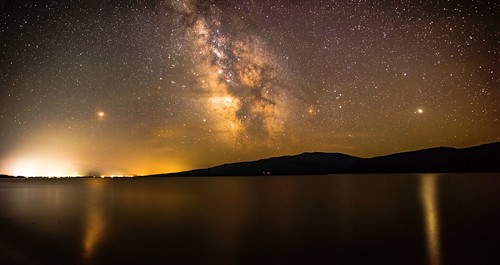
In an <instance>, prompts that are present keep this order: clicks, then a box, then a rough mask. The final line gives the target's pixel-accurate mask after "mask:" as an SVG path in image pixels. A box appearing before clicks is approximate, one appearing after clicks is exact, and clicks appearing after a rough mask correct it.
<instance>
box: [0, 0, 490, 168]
mask: <svg viewBox="0 0 500 265" xmlns="http://www.w3.org/2000/svg"><path fill="white" fill-rule="evenodd" d="M499 10H500V8H499V5H498V4H496V3H495V2H493V1H452V2H449V1H432V2H430V1H411V2H408V1H377V2H376V3H370V2H366V1H347V0H346V1H320V0H316V1H282V0H277V1H259V0H248V1H222V0H219V1H216V0H212V1H195V0H179V1H173V0H172V1H166V0H165V1H159V0H149V1H139V0H129V1H115V0H108V1H28V0H26V1H4V2H2V4H1V5H0V11H1V16H0V29H1V32H0V34H1V36H0V53H1V56H0V88H1V90H0V103H1V104H0V173H6V174H14V175H86V174H103V175H122V174H126V175H132V174H151V173H163V172H172V171H179V170H187V169H192V168H199V167H208V166H213V165H217V164H221V163H226V162H236V161H243V160H254V159H258V158H264V157H269V156H278V155H286V154H295V153H300V152H305V151H324V152H342V153H347V154H352V155H356V156H362V157H370V156H376V155H384V154H388V153H393V152H399V151H406V150H414V149H421V148H427V147H434V146H453V147H463V146H471V145H478V144H482V143H488V142H494V141H499V140H500V122H499V113H498V106H500V88H499V85H498V84H499V75H498V62H499V47H500V45H499V40H500V38H499V31H498V26H497V25H496V24H497V23H495V22H496V21H497V17H498V12H499Z"/></svg>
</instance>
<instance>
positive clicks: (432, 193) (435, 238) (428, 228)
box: [420, 174, 441, 265]
mask: <svg viewBox="0 0 500 265" xmlns="http://www.w3.org/2000/svg"><path fill="white" fill-rule="evenodd" d="M437 178H438V175H432V174H426V175H424V176H422V178H421V183H420V198H421V200H422V206H423V211H424V218H425V235H426V238H427V255H428V256H429V261H430V264H431V265H439V264H440V263H441V250H440V242H439V241H440V239H439V215H438V197H437V191H438V187H437V185H438V183H437V180H438V179H437Z"/></svg>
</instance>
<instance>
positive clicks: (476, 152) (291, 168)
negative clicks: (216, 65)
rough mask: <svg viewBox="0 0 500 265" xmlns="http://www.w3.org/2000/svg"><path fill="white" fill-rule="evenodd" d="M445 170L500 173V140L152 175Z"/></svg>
mask: <svg viewBox="0 0 500 265" xmlns="http://www.w3.org/2000/svg"><path fill="white" fill-rule="evenodd" d="M445 172H450V173H451V172H500V142H497V143H491V144H484V145H480V146H475V147H468V148H462V149H456V148H451V147H436V148H430V149H424V150H418V151H411V152H404V153H397V154H392V155H387V156H379V157H374V158H359V157H354V156H349V155H345V154H339V153H302V154H299V155H295V156H282V157H272V158H267V159H261V160H257V161H251V162H239V163H231V164H224V165H220V166H216V167H211V168H207V169H197V170H190V171H184V172H178V173H170V174H159V175H151V176H154V177H169V176H259V175H315V174H336V173H445Z"/></svg>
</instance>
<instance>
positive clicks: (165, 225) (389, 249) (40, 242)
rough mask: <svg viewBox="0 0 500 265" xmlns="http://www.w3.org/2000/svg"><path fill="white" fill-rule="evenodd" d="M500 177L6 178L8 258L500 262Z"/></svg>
mask: <svg viewBox="0 0 500 265" xmlns="http://www.w3.org/2000/svg"><path fill="white" fill-rule="evenodd" d="M499 237H500V174H498V173H495V174H385V175H384V174H374V175H327V176H266V177H198V178H194V177H190V178H123V179H122V178H120V179H118V178H114V179H101V178H94V179H92V178H85V179H1V180H0V264H433V265H434V264H500V262H499V261H500V259H499V257H500V239H499Z"/></svg>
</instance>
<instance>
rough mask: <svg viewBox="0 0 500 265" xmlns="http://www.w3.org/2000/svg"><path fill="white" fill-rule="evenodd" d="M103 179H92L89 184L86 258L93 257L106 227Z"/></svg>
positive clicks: (85, 237)
mask: <svg viewBox="0 0 500 265" xmlns="http://www.w3.org/2000/svg"><path fill="white" fill-rule="evenodd" d="M103 185H104V183H103V181H99V180H98V179H94V180H91V182H90V184H89V189H90V191H89V198H88V199H87V200H88V204H89V205H88V208H87V213H86V223H85V228H84V231H85V232H84V233H85V234H84V236H83V254H84V256H85V259H86V260H89V259H91V258H92V256H93V254H94V251H95V249H96V246H97V244H99V243H100V241H101V240H102V237H103V234H104V229H105V227H106V225H105V220H104V216H103V209H102V205H101V203H102V200H100V199H101V196H102V193H103V192H102V190H103Z"/></svg>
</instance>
